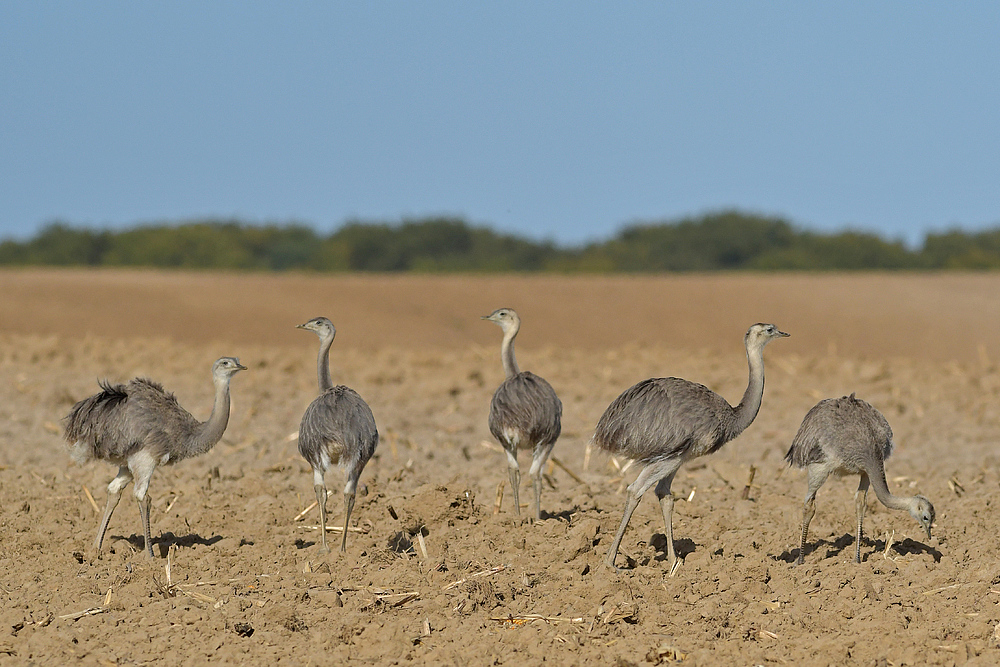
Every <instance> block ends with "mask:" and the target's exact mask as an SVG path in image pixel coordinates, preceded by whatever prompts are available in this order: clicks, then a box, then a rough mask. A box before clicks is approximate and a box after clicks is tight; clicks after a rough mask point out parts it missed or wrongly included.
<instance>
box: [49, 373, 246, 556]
mask: <svg viewBox="0 0 1000 667" xmlns="http://www.w3.org/2000/svg"><path fill="white" fill-rule="evenodd" d="M245 370H246V366H243V365H242V364H240V360H239V359H236V358H235V357H222V358H221V359H219V360H218V361H216V362H215V364H214V365H213V366H212V381H213V383H214V384H215V404H214V405H213V406H212V414H211V416H209V418H208V421H205V422H199V421H198V420H197V419H195V418H194V417H193V416H191V414H190V413H189V412H188V411H187V410H185V409H184V408H182V407H181V406H180V404H179V403H178V402H177V399H176V398H175V397H174V395H173V394H171V393H168V392H166V391H164V390H163V387H162V386H161V385H160V384H158V383H156V382H153V381H152V380H148V379H145V378H135V379H133V380H130V381H129V382H128V384H116V385H112V384H109V383H108V382H107V381H102V382H100V383H99V384H100V387H101V391H100V392H98V393H97V394H94V395H93V396H91V397H90V398H85V399H83V400H82V401H80V402H79V403H77V404H76V405H74V406H73V409H72V410H70V413H69V414H68V415H67V416H66V418H65V419H64V422H65V426H66V430H65V437H66V440H67V441H68V442H69V443H70V454H71V456H72V457H73V459H74V460H76V461H77V462H78V463H85V462H87V461H90V460H92V459H98V460H101V461H109V462H111V463H114V464H116V465H118V474H117V475H116V476H115V478H114V479H113V480H111V483H110V484H108V502H107V505H106V506H105V508H104V516H103V517H102V518H101V526H100V528H98V530H97V539H96V540H95V541H94V554H95V555H98V554H100V552H101V545H102V543H103V542H104V533H105V532H107V529H108V523H109V522H110V521H111V514H112V513H113V512H114V511H115V507H117V506H118V501H119V500H121V495H122V490H123V489H124V488H125V487H126V486H127V485H128V483H129V482H132V481H134V482H135V484H134V486H133V494H134V495H135V499H136V501H138V503H139V516H140V518H141V519H142V532H143V538H144V539H145V546H146V554H147V555H148V556H149V557H150V558H152V557H153V547H152V540H151V538H150V534H149V508H150V504H151V501H150V497H149V495H148V493H147V490H148V488H149V478H150V477H152V475H153V471H154V470H156V466H158V465H167V464H173V463H177V462H178V461H181V460H183V459H187V458H191V457H192V456H198V455H199V454H204V453H205V452H207V451H208V450H210V449H212V447H214V446H215V444H216V443H218V442H219V440H220V439H222V434H223V433H225V431H226V426H227V425H228V424H229V406H230V401H229V381H230V379H232V377H233V375H235V374H236V373H238V372H239V371H245Z"/></svg>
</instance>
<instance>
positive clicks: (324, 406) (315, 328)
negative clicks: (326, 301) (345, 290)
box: [296, 317, 378, 553]
mask: <svg viewBox="0 0 1000 667" xmlns="http://www.w3.org/2000/svg"><path fill="white" fill-rule="evenodd" d="M296 328H298V329H305V330H307V331H312V332H313V333H315V334H316V335H317V336H319V356H318V357H317V359H316V375H317V376H318V378H319V391H320V394H319V396H318V397H317V398H316V400H314V401H313V402H312V403H311V404H310V405H309V407H308V408H306V412H305V414H304V415H302V423H301V424H300V425H299V453H300V454H302V458H304V459H305V460H306V461H307V462H308V463H309V465H311V466H312V469H313V488H314V489H315V491H316V502H317V503H319V522H320V526H319V530H320V539H321V540H322V546H321V547H320V551H321V552H322V553H328V552H329V551H330V549H329V548H328V547H327V545H326V471H327V469H328V468H329V467H330V466H331V465H333V464H338V465H339V466H340V467H341V468H343V469H344V471H345V472H346V476H347V483H346V484H345V485H344V508H345V513H344V536H343V539H342V540H341V541H340V550H341V551H347V528H348V526H349V525H350V521H351V511H352V510H354V499H355V493H356V489H357V487H358V478H359V477H361V471H362V470H364V469H365V465H366V464H367V463H368V459H370V458H371V457H372V454H374V453H375V448H376V447H377V446H378V429H377V428H376V426H375V417H374V416H373V415H372V411H371V408H369V407H368V404H367V403H365V401H364V399H362V398H361V396H359V395H358V392H356V391H354V390H353V389H351V388H350V387H345V386H344V385H337V386H334V385H333V380H332V379H331V378H330V346H331V345H333V339H334V337H336V335H337V330H336V329H335V328H334V326H333V323H332V322H331V321H330V320H328V319H326V318H325V317H315V318H313V319H311V320H309V321H308V322H306V323H305V324H299V325H296Z"/></svg>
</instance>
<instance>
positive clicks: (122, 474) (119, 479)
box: [94, 466, 132, 556]
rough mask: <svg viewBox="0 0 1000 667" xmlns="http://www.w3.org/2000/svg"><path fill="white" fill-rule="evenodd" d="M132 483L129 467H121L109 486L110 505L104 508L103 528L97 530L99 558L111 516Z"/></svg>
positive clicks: (96, 545) (96, 550)
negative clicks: (123, 492) (123, 493)
mask: <svg viewBox="0 0 1000 667" xmlns="http://www.w3.org/2000/svg"><path fill="white" fill-rule="evenodd" d="M131 481H132V473H131V472H129V469H128V466H119V468H118V474H117V475H115V478H114V479H113V480H111V483H110V484H108V504H107V505H105V506H104V516H103V517H102V518H101V527H100V528H98V529H97V539H95V540H94V555H95V556H98V555H100V553H101V545H102V544H104V533H106V532H107V530H108V524H109V523H111V514H112V513H113V512H114V511H115V508H116V507H118V501H119V500H121V498H122V491H123V490H124V489H125V487H126V486H128V483H129V482H131Z"/></svg>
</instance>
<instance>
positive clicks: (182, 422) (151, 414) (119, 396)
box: [64, 378, 202, 465]
mask: <svg viewBox="0 0 1000 667" xmlns="http://www.w3.org/2000/svg"><path fill="white" fill-rule="evenodd" d="M100 386H101V391H100V392H99V393H97V394H94V395H93V396H91V397H89V398H85V399H83V400H82V401H80V402H79V403H77V404H76V405H74V406H73V409H72V410H71V411H70V413H69V414H68V415H67V416H66V418H65V419H64V421H65V425H66V430H65V437H66V440H67V441H69V443H70V454H71V456H72V457H73V459H74V460H76V461H77V462H79V463H85V462H87V461H89V460H91V459H100V460H104V461H111V462H113V463H116V464H118V465H123V464H124V462H125V461H126V459H128V457H129V456H130V455H132V454H134V453H135V452H136V451H138V450H140V449H144V450H146V451H147V452H148V453H149V454H150V455H151V456H152V457H153V458H154V459H155V460H156V461H158V462H159V463H160V464H161V465H162V464H166V463H175V462H176V461H179V460H181V459H185V458H188V457H190V456H195V455H197V454H201V453H202V452H201V451H197V450H195V449H194V448H188V449H183V448H180V449H179V448H178V445H183V444H186V443H190V442H191V441H192V438H193V436H194V435H195V433H196V432H197V431H198V429H199V427H201V423H200V422H199V421H198V420H197V419H195V418H194V417H193V416H191V414H190V413H189V412H188V411H187V410H185V409H184V408H182V407H181V406H180V404H179V403H178V402H177V399H176V398H175V397H174V395H173V394H172V393H169V392H167V391H164V389H163V387H162V386H161V385H160V384H159V383H157V382H153V381H152V380H148V379H146V378H135V379H133V380H130V381H129V383H128V384H115V385H112V384H109V383H108V382H106V381H101V382H100Z"/></svg>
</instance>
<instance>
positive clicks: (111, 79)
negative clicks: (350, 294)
mask: <svg viewBox="0 0 1000 667" xmlns="http://www.w3.org/2000/svg"><path fill="white" fill-rule="evenodd" d="M728 207H737V208H740V209H744V210H747V211H754V212H761V213H767V214H777V215H782V216H786V217H788V218H789V219H791V220H792V221H793V222H795V223H797V224H799V225H801V226H803V227H806V228H809V229H815V230H821V231H832V230H839V229H843V228H846V227H850V228H856V229H865V230H873V231H877V232H879V233H881V234H883V235H885V236H888V237H891V238H897V237H899V238H905V239H906V240H908V241H910V242H915V241H919V240H921V239H922V238H923V234H924V233H925V232H926V231H928V230H942V229H947V228H951V227H955V226H960V227H962V228H964V229H968V230H973V229H979V228H983V227H995V226H1000V3H996V2H962V3H950V2H949V3H945V2H940V3H912V2H879V3H871V2H838V3H803V2H767V3H752V2H743V1H740V2H687V3H676V2H632V3H627V4H625V3H610V2H606V3H594V2H556V1H553V2H536V1H528V2H499V3H478V2H379V3H370V2H308V3H306V2H275V3H260V2H176V1H171V2H157V3H149V2H141V3H136V2H127V3H126V2H98V3H91V2H27V1H22V2H4V3H0V238H6V237H19V238H23V237H26V236H30V235H31V234H33V233H35V232H36V231H37V230H38V228H39V227H40V226H41V225H42V224H44V223H45V222H48V221H51V220H53V219H62V220H64V221H67V222H69V223H71V224H74V225H82V226H113V227H119V226H126V225H131V224H135V223H137V222H152V221H162V220H171V221H172V220H180V219H187V218H193V217H202V216H227V217H228V216H239V217H241V218H245V219H247V220H249V221H253V222H264V221H270V222H288V221H292V220H296V221H302V222H307V223H310V224H314V225H315V226H316V227H317V228H318V229H319V230H320V231H323V232H326V231H330V230H332V229H334V228H336V227H337V226H339V225H340V224H342V223H343V222H344V221H345V220H347V219H349V218H352V217H357V218H361V219H385V220H390V221H394V220H399V219H401V218H403V217H416V216H424V215H431V214H440V213H444V214H455V215H461V216H464V217H466V218H467V219H468V220H470V221H471V222H474V223H482V224H489V225H492V226H494V227H495V228H497V229H500V230H504V231H510V232H515V233H519V234H523V235H526V236H530V237H532V238H551V239H554V240H556V241H558V242H560V243H564V244H573V243H579V242H582V241H584V240H588V239H603V238H607V237H609V236H611V235H612V234H614V233H615V231H616V230H617V229H618V228H619V227H621V226H622V225H623V224H626V223H629V222H633V221H636V220H660V219H673V218H677V217H680V216H684V215H692V214H699V213H703V212H706V211H712V210H717V209H720V208H728Z"/></svg>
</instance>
